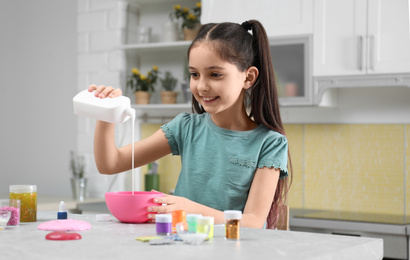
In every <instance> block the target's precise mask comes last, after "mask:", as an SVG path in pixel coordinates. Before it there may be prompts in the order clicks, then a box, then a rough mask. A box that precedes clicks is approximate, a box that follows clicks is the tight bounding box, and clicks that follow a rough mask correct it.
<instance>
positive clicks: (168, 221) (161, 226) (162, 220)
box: [155, 214, 172, 236]
mask: <svg viewBox="0 0 410 260" xmlns="http://www.w3.org/2000/svg"><path fill="white" fill-rule="evenodd" d="M155 223H156V230H157V235H162V236H168V235H171V233H172V215H171V214H156V215H155Z"/></svg>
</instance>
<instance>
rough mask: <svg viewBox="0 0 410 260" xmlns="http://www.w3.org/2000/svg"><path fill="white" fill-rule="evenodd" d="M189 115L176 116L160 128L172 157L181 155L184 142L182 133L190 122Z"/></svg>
mask: <svg viewBox="0 0 410 260" xmlns="http://www.w3.org/2000/svg"><path fill="white" fill-rule="evenodd" d="M190 119H191V117H190V114H188V113H181V114H179V115H177V116H176V117H175V118H174V119H173V120H172V121H171V122H169V123H167V124H164V125H162V126H161V129H162V131H163V132H164V134H165V137H166V138H167V139H168V144H169V146H170V147H171V151H172V154H173V155H181V153H182V149H183V148H182V141H183V140H184V133H185V131H186V129H187V128H189V127H187V125H188V124H189V122H190Z"/></svg>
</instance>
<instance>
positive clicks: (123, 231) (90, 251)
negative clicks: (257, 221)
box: [0, 211, 383, 260]
mask: <svg viewBox="0 0 410 260" xmlns="http://www.w3.org/2000/svg"><path fill="white" fill-rule="evenodd" d="M55 216H56V212H55V211H39V212H38V215H37V222H32V223H21V224H20V226H16V227H9V226H8V227H7V228H6V229H5V230H3V231H0V239H1V243H0V251H1V255H2V258H4V259H126V258H138V259H144V258H145V259H166V258H168V259H177V258H178V259H192V258H193V257H194V258H195V259H255V258H257V259H276V260H277V259H298V260H299V259H382V257H383V240H382V239H375V238H363V237H351V236H339V235H327V234H315V233H305V232H296V231H279V230H263V229H250V228H241V239H240V240H239V241H231V240H225V238H224V227H223V225H215V232H214V238H213V239H211V240H210V241H205V242H203V243H202V244H200V245H188V244H185V243H183V242H178V241H177V242H175V243H174V244H173V245H149V243H144V242H140V241H137V240H136V238H137V237H140V236H152V235H155V224H124V223H120V222H118V221H117V220H116V219H115V218H114V217H112V220H111V221H107V222H98V221H96V215H95V214H82V215H81V214H69V218H70V219H79V220H83V221H87V222H89V223H90V224H91V225H92V227H91V229H90V230H87V231H80V232H77V233H79V234H81V236H82V239H80V240H72V241H50V240H46V239H45V236H46V235H47V234H48V233H50V231H42V230H38V229H37V226H38V225H39V224H40V223H42V222H45V221H49V220H54V219H55Z"/></svg>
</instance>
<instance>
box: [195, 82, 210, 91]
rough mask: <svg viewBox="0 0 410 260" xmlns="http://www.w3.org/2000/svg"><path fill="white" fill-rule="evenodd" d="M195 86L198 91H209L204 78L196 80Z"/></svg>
mask: <svg viewBox="0 0 410 260" xmlns="http://www.w3.org/2000/svg"><path fill="white" fill-rule="evenodd" d="M196 88H197V90H198V91H199V92H206V91H209V85H208V83H207V82H206V81H205V80H198V81H197V85H196Z"/></svg>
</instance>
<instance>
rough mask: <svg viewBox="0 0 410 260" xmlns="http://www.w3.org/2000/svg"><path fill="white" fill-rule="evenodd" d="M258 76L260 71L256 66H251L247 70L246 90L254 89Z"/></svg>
mask: <svg viewBox="0 0 410 260" xmlns="http://www.w3.org/2000/svg"><path fill="white" fill-rule="evenodd" d="M258 75H259V70H258V69H257V68H256V67H255V66H251V67H249V68H248V69H247V70H246V79H245V89H248V88H250V87H252V85H253V84H254V83H255V81H256V79H257V78H258Z"/></svg>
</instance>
